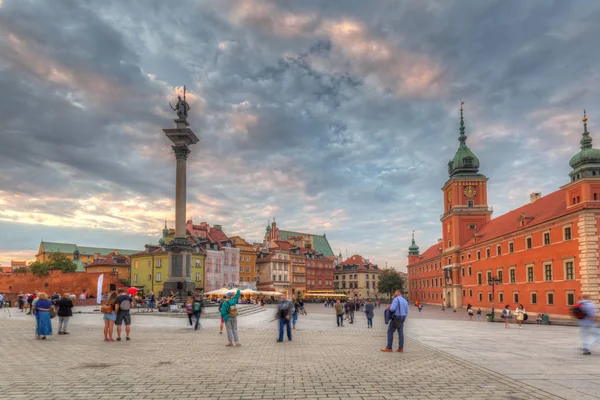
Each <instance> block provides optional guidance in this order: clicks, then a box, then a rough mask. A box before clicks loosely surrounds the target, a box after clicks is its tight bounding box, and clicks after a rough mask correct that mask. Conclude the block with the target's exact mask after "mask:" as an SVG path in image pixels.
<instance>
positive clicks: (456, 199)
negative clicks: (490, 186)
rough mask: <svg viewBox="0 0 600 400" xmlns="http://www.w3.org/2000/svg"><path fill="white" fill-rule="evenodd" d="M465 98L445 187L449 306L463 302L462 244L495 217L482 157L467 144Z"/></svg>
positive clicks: (445, 288)
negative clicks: (482, 169)
mask: <svg viewBox="0 0 600 400" xmlns="http://www.w3.org/2000/svg"><path fill="white" fill-rule="evenodd" d="M463 104H464V103H463V102H461V104H460V129H459V131H460V134H459V136H458V142H459V145H458V150H456V154H455V155H454V158H453V159H452V160H450V162H448V175H449V179H448V181H446V183H445V184H444V187H442V191H443V193H444V214H442V217H441V222H442V242H443V243H442V249H443V262H442V265H444V298H445V303H446V306H447V307H453V308H456V307H461V306H462V284H461V282H460V274H459V271H460V267H461V265H460V259H459V256H458V251H459V249H460V246H462V245H464V244H465V243H466V242H468V241H469V239H471V238H472V237H473V236H474V235H475V233H476V232H477V231H478V230H479V229H481V227H482V226H483V225H485V224H487V223H488V222H489V221H490V219H491V214H492V210H491V209H490V208H489V207H488V205H487V180H488V178H487V177H486V176H484V175H482V174H480V173H479V159H478V158H477V157H476V156H475V154H473V152H472V151H471V149H469V147H467V143H466V142H467V136H466V135H465V121H464V118H463Z"/></svg>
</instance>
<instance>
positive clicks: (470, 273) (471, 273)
mask: <svg viewBox="0 0 600 400" xmlns="http://www.w3.org/2000/svg"><path fill="white" fill-rule="evenodd" d="M471 275H473V271H472V270H471V266H470V265H469V276H471Z"/></svg>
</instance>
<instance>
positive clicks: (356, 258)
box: [336, 254, 379, 271]
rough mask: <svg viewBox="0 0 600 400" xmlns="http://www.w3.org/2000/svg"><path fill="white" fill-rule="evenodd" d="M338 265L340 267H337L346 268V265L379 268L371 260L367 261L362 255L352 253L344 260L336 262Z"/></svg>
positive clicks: (355, 267)
mask: <svg viewBox="0 0 600 400" xmlns="http://www.w3.org/2000/svg"><path fill="white" fill-rule="evenodd" d="M338 267H340V268H339V269H348V267H351V268H353V269H357V270H367V271H368V270H373V271H377V270H379V268H378V267H377V266H376V265H375V264H372V263H371V262H369V261H367V260H366V259H365V258H364V257H363V256H361V255H358V254H355V255H353V256H352V257H350V258H349V259H347V260H345V261H342V262H341V263H339V264H338ZM336 269H338V268H336Z"/></svg>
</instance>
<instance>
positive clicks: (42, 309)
mask: <svg viewBox="0 0 600 400" xmlns="http://www.w3.org/2000/svg"><path fill="white" fill-rule="evenodd" d="M52 308H54V305H53V304H52V302H51V301H50V300H48V295H47V294H46V293H43V292H42V293H40V294H39V295H38V301H37V303H36V304H35V317H36V320H37V328H36V331H35V334H36V336H37V338H38V339H42V340H45V339H46V336H50V335H52V323H51V322H50V309H52Z"/></svg>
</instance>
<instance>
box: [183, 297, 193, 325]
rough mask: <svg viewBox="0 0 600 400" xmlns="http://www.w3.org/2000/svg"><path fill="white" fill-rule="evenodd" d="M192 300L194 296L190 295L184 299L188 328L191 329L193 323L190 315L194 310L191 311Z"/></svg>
mask: <svg viewBox="0 0 600 400" xmlns="http://www.w3.org/2000/svg"><path fill="white" fill-rule="evenodd" d="M193 302H194V298H193V297H192V296H188V297H187V298H186V299H185V312H186V313H187V316H188V321H189V322H190V325H189V328H190V329H192V328H193V327H194V323H193V322H192V315H194V312H193V311H192V303H193Z"/></svg>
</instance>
